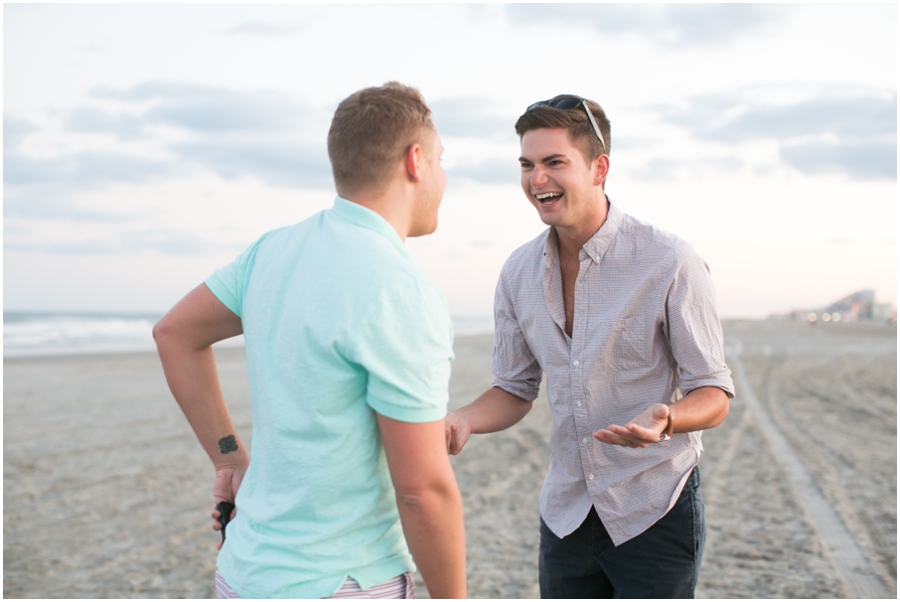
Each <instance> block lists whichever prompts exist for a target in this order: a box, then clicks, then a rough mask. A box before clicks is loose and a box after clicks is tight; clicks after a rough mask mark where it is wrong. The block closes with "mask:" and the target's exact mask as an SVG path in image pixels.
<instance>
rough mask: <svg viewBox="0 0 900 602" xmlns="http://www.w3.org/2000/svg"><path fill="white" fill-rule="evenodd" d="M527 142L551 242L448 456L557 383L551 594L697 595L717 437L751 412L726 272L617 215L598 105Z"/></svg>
mask: <svg viewBox="0 0 900 602" xmlns="http://www.w3.org/2000/svg"><path fill="white" fill-rule="evenodd" d="M516 132H517V133H518V134H519V137H520V141H521V151H522V155H521V157H519V162H520V163H521V166H522V188H523V189H524V191H525V196H526V197H527V198H528V200H529V201H530V202H531V204H532V205H534V207H535V208H536V209H537V212H538V216H539V217H540V218H541V220H542V221H543V222H544V223H545V224H547V225H548V226H550V227H549V228H548V229H547V230H545V231H544V232H543V233H542V234H541V235H540V236H538V237H537V238H536V239H534V240H532V241H531V242H529V243H527V244H525V245H524V246H522V247H520V248H519V249H518V250H516V251H515V252H514V253H513V254H512V255H511V256H510V258H509V260H507V262H506V264H505V265H504V267H503V270H502V272H501V274H500V279H499V282H498V283H497V292H496V297H495V301H494V322H495V336H496V338H495V346H494V354H493V359H492V368H493V372H494V381H493V387H492V388H491V389H489V390H488V391H486V392H485V393H484V394H482V395H481V396H480V397H479V398H478V399H476V400H475V401H474V402H472V403H471V404H469V405H468V406H465V407H464V408H461V409H459V410H457V411H455V412H452V413H449V414H448V415H447V420H446V427H447V428H446V435H447V446H448V450H449V452H450V453H451V454H457V453H459V452H460V451H461V450H462V448H463V446H464V445H465V444H466V441H467V440H468V438H469V435H470V434H472V433H492V432H496V431H500V430H503V429H505V428H509V427H510V426H512V425H514V424H516V423H517V422H518V421H519V420H521V419H522V418H523V417H524V416H525V414H527V413H528V411H529V410H530V409H531V406H532V403H533V401H534V399H535V398H536V397H537V395H538V388H539V385H540V382H541V378H542V376H543V375H544V374H546V375H547V397H548V400H549V403H550V409H551V413H552V416H553V429H552V433H551V436H550V467H549V470H548V472H547V477H546V479H545V480H544V485H543V488H542V490H541V496H540V504H541V525H540V528H541V544H540V554H539V571H540V587H541V597H543V598H611V597H623V598H691V597H693V596H694V588H695V586H696V583H697V576H698V574H699V569H700V560H701V557H702V555H703V543H704V540H705V525H704V519H703V502H702V499H701V497H700V490H699V485H700V477H699V473H698V471H697V462H698V460H699V458H700V453H701V451H702V450H703V446H702V444H701V441H700V435H701V431H702V429H707V428H712V427H715V426H717V425H718V424H720V423H721V422H722V421H723V420H724V419H725V417H726V416H727V415H728V406H729V399H730V398H733V397H734V386H733V384H732V382H731V377H730V374H731V372H730V370H729V369H728V367H727V366H726V365H725V359H724V349H723V337H722V327H721V325H720V323H719V318H718V315H717V313H716V307H715V292H714V290H713V285H712V281H711V279H710V276H709V269H708V267H707V265H706V263H705V262H704V261H703V260H702V259H701V258H700V257H699V256H698V255H697V253H696V251H694V249H693V248H692V247H690V245H688V244H687V243H685V242H684V241H682V240H680V239H679V238H677V237H675V236H673V235H671V234H668V233H665V232H662V231H660V230H657V229H656V228H654V227H653V226H650V225H649V224H646V223H643V222H640V221H638V220H636V219H634V218H633V217H631V216H629V215H626V214H624V213H622V211H621V210H620V209H619V207H618V206H617V205H615V204H613V203H611V202H610V200H609V198H608V197H607V196H606V194H605V192H604V187H605V181H606V177H607V175H608V173H609V169H610V162H609V151H610V126H609V120H608V119H607V118H606V115H605V114H604V112H603V109H602V108H601V107H600V106H599V105H598V104H596V103H594V102H592V101H589V100H585V99H583V98H581V97H578V96H572V95H561V96H557V97H555V98H553V99H551V100H547V101H541V102H537V103H534V104H533V105H531V106H530V107H528V109H527V110H526V111H525V113H524V114H523V115H522V116H521V117H520V118H519V120H518V122H517V123H516Z"/></svg>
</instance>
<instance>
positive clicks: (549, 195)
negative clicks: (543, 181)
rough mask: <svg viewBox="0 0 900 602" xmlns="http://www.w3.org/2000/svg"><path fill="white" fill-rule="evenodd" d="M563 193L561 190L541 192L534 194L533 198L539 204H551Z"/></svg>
mask: <svg viewBox="0 0 900 602" xmlns="http://www.w3.org/2000/svg"><path fill="white" fill-rule="evenodd" d="M562 195H563V193H561V192H542V193H541V194H536V195H534V198H535V199H537V202H538V203H540V204H541V205H544V206H547V205H552V204H553V203H555V202H556V201H558V200H559V199H560V198H562Z"/></svg>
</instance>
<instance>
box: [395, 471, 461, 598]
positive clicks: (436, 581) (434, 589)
mask: <svg viewBox="0 0 900 602" xmlns="http://www.w3.org/2000/svg"><path fill="white" fill-rule="evenodd" d="M450 477H451V479H452V478H453V477H452V473H451V474H450ZM397 508H398V509H399V511H400V520H401V522H402V523H403V533H404V535H405V536H406V542H407V544H408V545H409V549H410V552H411V553H412V556H413V559H414V560H415V562H416V566H417V567H418V569H419V572H420V573H422V579H423V580H424V581H425V585H426V586H427V587H428V593H429V595H430V596H431V597H432V598H465V597H466V537H465V530H464V527H463V515H462V501H461V499H460V495H459V489H458V488H457V487H456V481H455V480H453V482H452V483H448V484H447V486H446V487H442V488H440V489H432V490H430V491H425V492H422V493H417V494H414V495H403V494H398V495H397Z"/></svg>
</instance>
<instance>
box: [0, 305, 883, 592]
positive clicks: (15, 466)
mask: <svg viewBox="0 0 900 602" xmlns="http://www.w3.org/2000/svg"><path fill="white" fill-rule="evenodd" d="M725 329H726V340H727V344H728V346H729V353H730V355H729V364H730V365H732V367H733V368H734V367H735V365H736V364H737V363H738V362H739V363H740V364H741V366H742V369H743V372H744V375H745V377H744V380H743V381H742V382H739V384H738V397H737V398H736V399H735V400H734V401H733V402H732V408H731V414H730V416H729V418H728V419H727V420H726V421H725V423H724V424H723V425H722V426H720V427H718V428H716V429H712V430H710V431H708V432H706V433H705V434H704V436H703V441H704V445H705V447H706V452H705V453H704V456H703V459H702V460H701V474H702V481H703V488H702V489H703V495H704V499H705V502H706V507H707V521H708V540H707V544H706V553H705V556H704V565H703V570H702V571H701V576H700V583H699V585H698V588H697V594H698V596H699V597H725V598H733V597H740V598H754V597H803V598H815V597H865V596H860V595H859V590H858V589H854V588H858V587H862V586H860V585H859V583H857V582H856V581H855V580H854V579H853V576H852V575H851V576H850V577H847V571H846V570H845V571H843V573H842V572H841V570H838V569H839V567H837V566H836V565H840V564H841V559H842V558H844V556H842V555H841V554H843V553H844V552H843V551H842V550H841V549H837V550H836V549H835V543H834V541H836V540H835V539H834V536H833V535H829V532H828V531H827V529H825V530H823V529H824V528H823V524H825V523H823V522H822V520H823V519H822V516H823V515H822V512H821V509H820V510H816V508H815V507H812V510H811V509H810V504H809V501H808V500H806V499H804V497H803V495H804V491H808V490H805V489H804V488H803V486H802V483H801V484H800V485H798V484H797V482H796V481H797V479H796V474H795V473H792V472H791V466H792V465H791V464H790V462H791V460H790V458H788V460H785V458H784V456H785V454H788V455H789V456H790V457H791V458H794V459H796V460H798V461H799V462H800V463H801V464H802V466H803V467H805V470H806V471H808V474H809V475H811V478H812V482H813V485H814V488H815V492H817V493H816V495H817V496H819V497H820V498H821V499H822V500H824V502H823V503H824V504H826V510H828V511H829V512H833V514H834V516H836V517H838V519H839V521H840V523H841V525H843V526H842V528H843V529H844V530H845V531H846V533H849V534H850V537H851V538H852V542H853V544H854V546H855V547H854V549H855V550H857V551H858V557H859V558H861V559H862V561H863V562H864V565H863V566H862V568H861V569H859V570H858V571H857V572H858V573H866V574H867V575H868V576H869V577H871V579H872V580H874V582H877V584H880V587H881V588H882V590H880V591H882V592H883V594H884V595H885V596H889V597H896V570H897V565H896V557H897V554H896V551H897V544H896V534H897V526H896V508H897V493H896V474H897V455H896V452H897V430H896V428H897V422H896V417H897V411H896V410H897V388H896V385H897V342H896V328H895V327H887V326H881V325H866V324H858V325H853V324H833V325H819V326H815V327H813V326H810V325H807V324H801V323H777V322H733V323H731V322H730V323H726V324H725ZM492 343H493V339H492V337H491V336H459V337H457V341H456V355H457V359H456V360H455V361H454V365H453V378H452V382H451V391H450V397H451V400H450V405H451V408H455V407H459V406H461V405H464V404H466V403H468V402H469V401H471V400H472V399H473V398H474V397H475V396H477V395H478V394H479V393H481V392H482V391H483V390H484V389H486V388H487V387H489V386H490V384H491V375H490V353H491V348H492ZM217 362H218V366H219V371H220V377H221V379H222V382H223V389H224V391H225V394H226V399H227V401H228V406H229V409H230V411H231V413H232V416H233V419H234V422H235V425H236V427H237V429H238V430H239V432H240V433H241V435H242V437H243V438H244V440H245V442H247V443H248V444H249V443H251V442H250V441H249V439H250V424H251V411H250V399H249V390H248V386H247V382H246V370H245V368H244V365H243V350H241V349H221V350H218V351H217ZM3 388H4V407H3V415H4V466H3V470H4V492H3V495H4V517H3V518H4V521H3V534H4V538H3V548H4V559H3V562H4V575H3V593H4V596H6V597H12V598H15V597H29V598H33V597H55V598H66V597H78V598H94V597H121V598H130V597H139V598H156V597H190V598H204V597H212V596H213V587H212V577H213V572H214V570H215V544H216V542H217V539H218V535H217V534H216V533H214V532H213V531H212V530H211V529H210V524H211V519H209V512H210V509H211V508H210V506H211V501H210V490H211V484H212V476H213V471H212V468H211V465H210V463H209V460H208V459H207V458H206V456H205V454H204V453H203V451H202V450H201V448H200V446H199V444H198V443H197V442H196V440H195V438H194V435H193V433H192V432H191V431H190V428H189V427H188V425H187V422H186V421H185V420H184V418H183V416H182V414H181V412H180V410H179V409H178V406H177V404H175V402H174V400H173V399H172V398H171V395H170V394H169V392H168V389H167V387H166V384H165V379H164V377H163V375H162V370H161V368H160V364H159V360H158V358H156V356H155V355H153V354H143V353H134V354H120V355H93V356H72V357H61V358H40V359H37V358H31V359H8V360H4V383H3ZM748 390H749V391H751V392H752V394H753V396H754V397H755V399H757V400H758V407H756V406H753V405H752V404H749V403H748V402H747V401H746V400H747V399H748ZM759 408H761V409H759ZM766 420H770V424H771V425H774V428H776V430H777V432H778V433H781V437H782V439H783V441H782V442H786V445H787V448H785V447H784V446H781V447H779V446H778V445H777V444H774V443H772V437H773V435H772V432H771V429H769V430H767V427H766V424H767V423H766ZM549 430H550V413H549V409H548V408H547V405H546V398H545V397H544V395H543V394H542V395H541V398H539V399H538V401H536V402H535V405H534V409H533V410H532V411H531V412H530V413H529V415H528V416H526V418H525V419H524V420H523V421H522V422H521V423H520V424H518V425H517V426H516V427H514V428H512V429H509V430H508V431H505V432H503V433H497V434H494V435H486V436H475V437H473V438H472V440H471V441H470V443H469V445H468V446H467V448H466V449H465V450H464V452H463V454H461V455H460V456H456V457H453V458H452V463H453V466H454V469H455V470H456V474H457V479H458V481H459V484H460V489H461V490H462V493H463V498H464V504H465V515H466V529H467V548H468V575H469V592H470V595H471V596H473V597H484V598H533V597H537V595H538V589H537V545H538V493H539V491H540V486H541V482H542V480H543V477H544V473H545V471H546V466H547V462H548V455H549V448H548V446H547V438H548V435H549ZM786 449H787V451H785V450H786ZM825 514H828V512H826V513H825ZM829 516H830V515H829ZM872 580H870V581H869V582H867V583H869V585H871V584H872V583H873V581H872ZM863 586H865V583H863ZM419 594H420V596H421V597H425V596H426V595H427V592H426V591H425V589H424V587H423V586H422V585H421V583H420V588H419Z"/></svg>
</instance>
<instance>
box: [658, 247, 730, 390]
mask: <svg viewBox="0 0 900 602" xmlns="http://www.w3.org/2000/svg"><path fill="white" fill-rule="evenodd" d="M666 323H667V331H668V336H669V344H670V346H671V349H672V355H673V357H674V359H675V362H676V364H677V366H678V370H677V377H678V383H679V388H680V389H681V391H682V393H683V394H685V395H686V394H687V393H689V392H690V391H693V390H694V389H698V388H700V387H718V388H720V389H722V390H723V391H725V393H727V394H728V397H729V398H734V384H733V383H732V380H731V370H729V369H728V366H727V365H726V364H725V343H724V336H723V334H722V324H721V322H720V321H719V314H718V311H717V310H716V294H715V289H714V287H713V282H712V278H711V277H710V273H709V267H708V266H707V265H706V262H704V261H703V259H701V258H700V256H699V255H697V253H696V252H695V251H694V250H693V249H692V248H691V247H690V246H688V245H684V246H683V247H681V248H680V249H678V250H677V251H676V252H675V253H674V254H673V260H672V271H671V281H670V286H669V291H668V295H667V298H666Z"/></svg>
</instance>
